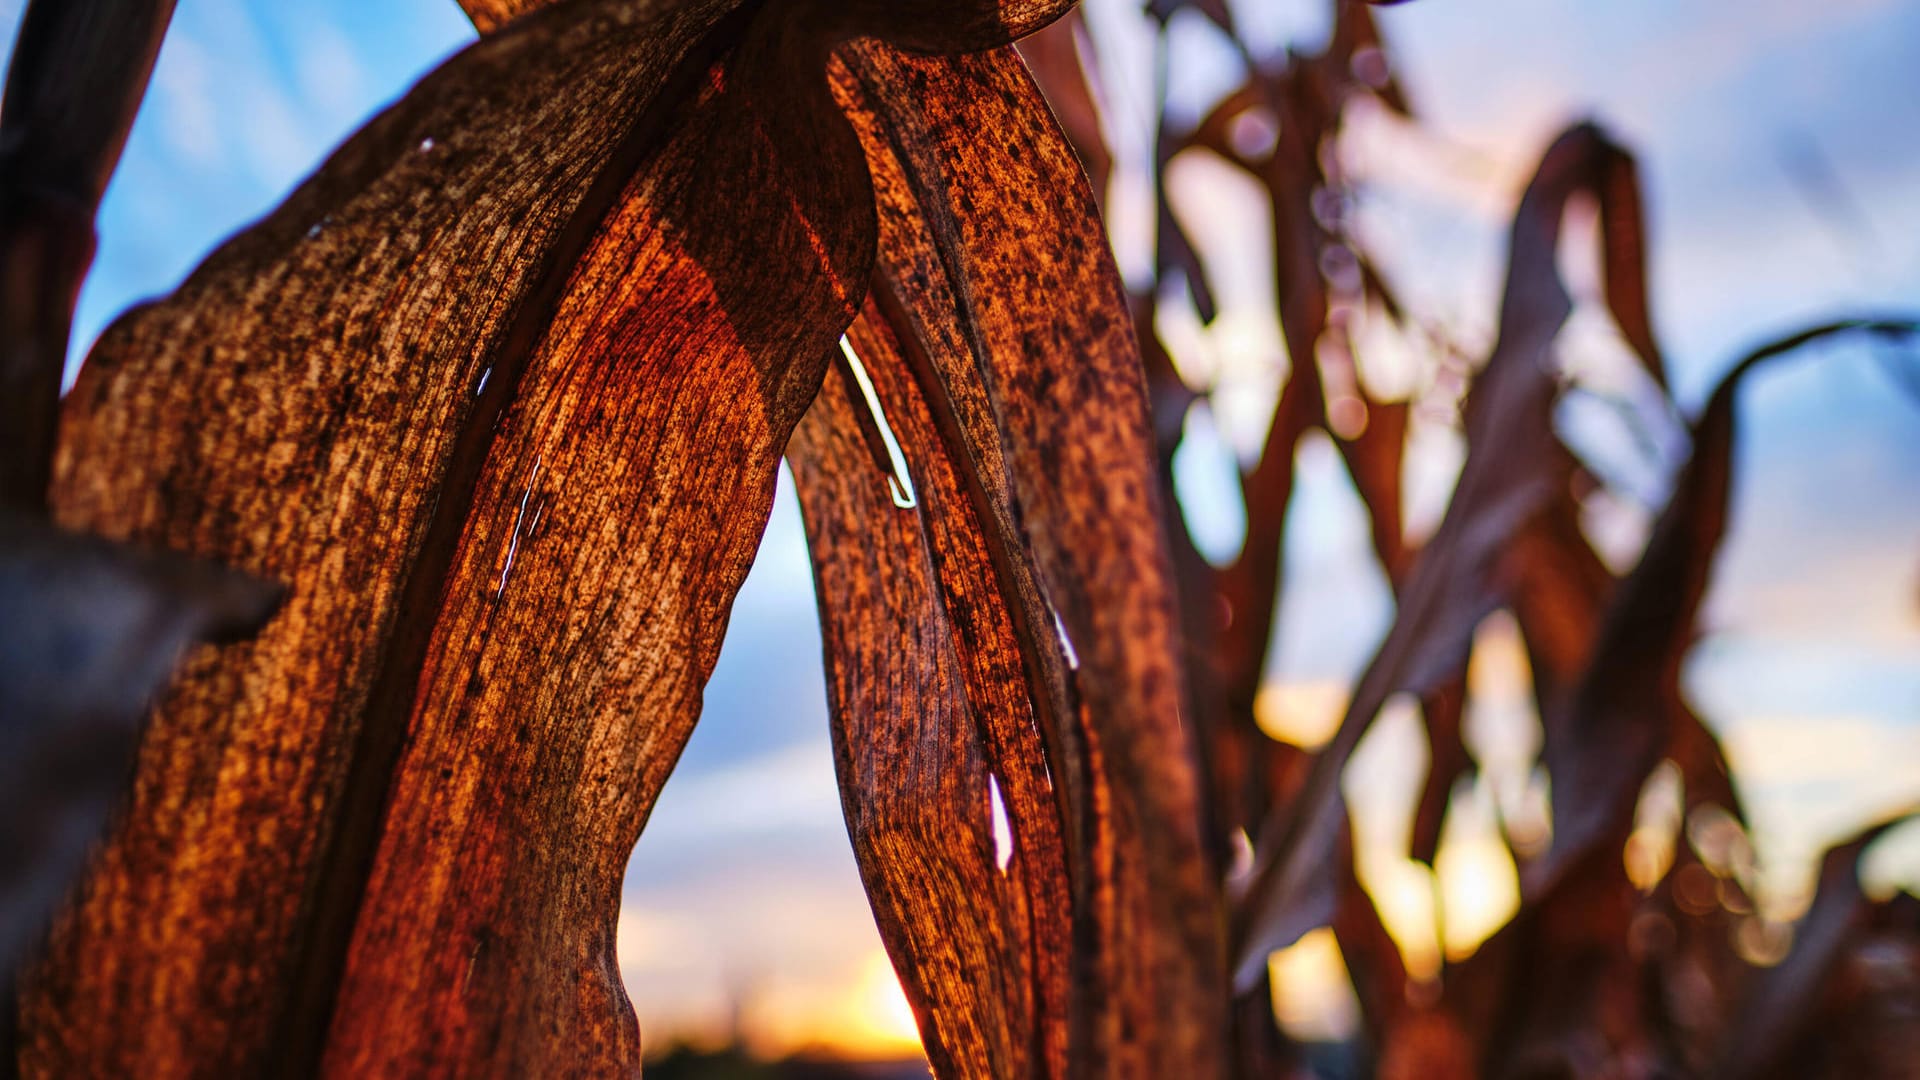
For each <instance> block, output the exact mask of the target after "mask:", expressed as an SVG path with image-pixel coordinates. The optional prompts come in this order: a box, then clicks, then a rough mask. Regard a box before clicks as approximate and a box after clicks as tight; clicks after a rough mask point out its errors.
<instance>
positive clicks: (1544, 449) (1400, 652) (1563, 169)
mask: <svg viewBox="0 0 1920 1080" xmlns="http://www.w3.org/2000/svg"><path fill="white" fill-rule="evenodd" d="M1632 167H1633V166H1632V159H1631V158H1629V157H1628V156H1627V155H1626V153H1625V152H1624V151H1622V150H1620V149H1619V148H1618V147H1617V146H1615V145H1614V144H1613V143H1612V142H1611V141H1609V140H1608V139H1607V138H1606V137H1605V136H1604V135H1603V134H1602V133H1601V132H1600V131H1599V129H1597V128H1595V127H1593V126H1591V125H1580V126H1576V127H1575V128H1573V129H1571V130H1569V131H1568V132H1566V133H1565V134H1563V135H1561V136H1560V138H1559V139H1558V140H1556V141H1555V143H1554V145H1553V146H1552V147H1551V148H1550V149H1549V150H1548V151H1547V154H1546V156H1545V157H1544V158H1543V159H1542V161H1541V165H1540V168H1539V171H1538V172H1537V173H1536V174H1535V176H1534V178H1533V181H1532V182H1531V183H1530V184H1529V185H1528V188H1527V191H1526V193H1525V194H1524V196H1523V197H1522V199H1521V202H1520V207H1519V209H1518V210H1517V211H1516V213H1515V216H1514V223H1513V230H1512V237H1511V240H1510V253H1509V262H1508V270H1507V280H1506V289H1505V292H1504V295H1503V299H1502V303H1501V314H1500V335H1499V339H1498V341H1497V343H1496V344H1495V346H1494V350H1493V354H1492V356H1491V357H1489V359H1488V360H1487V363H1486V366H1485V367H1484V368H1483V369H1482V370H1481V372H1480V374H1479V375H1478V376H1477V377H1476V379H1475V381H1474V387H1473V393H1472V395H1471V396H1470V398H1469V400H1468V402H1467V408H1466V428H1467V446H1468V451H1467V461H1466V464H1465V466H1464V467H1463V469H1462V471H1461V475H1460V480H1459V483H1458V485H1457V487H1456V488H1455V491H1454V495H1453V499H1452V501H1451V502H1450V503H1449V504H1448V507H1447V512H1446V515H1445V517H1444V518H1442V520H1441V523H1440V526H1439V528H1438V530H1436V532H1435V534H1434V536H1433V538H1432V539H1431V540H1430V541H1429V542H1428V543H1427V545H1426V547H1425V548H1424V549H1423V550H1422V551H1421V553H1420V555H1419V557H1418V559H1417V560H1416V561H1415V563H1414V566H1413V570H1412V573H1411V576H1410V577H1409V579H1408V581H1407V584H1406V586H1405V588H1404V589H1403V590H1402V592H1401V595H1400V606H1399V613H1398V615H1397V617H1396V618H1395V620H1394V623H1393V626H1392V627H1391V628H1390V629H1389V631H1388V633H1387V637H1386V640H1385V641H1384V642H1383V643H1382V644H1381V646H1380V649H1379V651H1378V652H1377V653H1376V654H1375V656H1374V658H1373V660H1372V661H1371V662H1370V663H1369V664H1368V666H1367V669H1366V671H1365V672H1364V673H1363V674H1362V675H1361V677H1360V681H1359V685H1358V687H1357V688H1356V690H1355V692H1354V694H1353V698H1352V702H1351V704H1350V706H1349V709H1348V712H1347V715H1346V717H1345V719H1344V720H1343V721H1342V723H1341V726H1340V729H1339V731H1338V732H1337V733H1336V734H1335V736H1334V738H1333V740H1332V742H1330V743H1329V744H1328V746H1327V747H1326V748H1325V749H1324V750H1322V752H1321V754H1320V756H1319V757H1318V758H1317V759H1316V761H1315V763H1314V771H1313V773H1312V775H1311V776H1310V777H1309V778H1308V781H1307V786H1306V788H1305V789H1304V790H1303V791H1302V793H1301V796H1300V799H1299V801H1298V802H1296V803H1294V804H1290V805H1288V806H1285V807H1281V808H1276V810H1275V811H1274V813H1273V814H1272V815H1270V816H1269V819H1268V821H1267V822H1266V823H1265V824H1264V825H1263V826H1262V829H1261V835H1260V836H1259V837H1258V847H1257V851H1258V857H1259V865H1258V867H1257V869H1256V873H1255V876H1254V878H1253V881H1252V883H1251V884H1250V886H1249V888H1248V891H1247V893H1246V895H1245V897H1244V898H1243V901H1242V904H1241V908H1240V911H1239V923H1238V928H1237V932H1236V935H1235V940H1236V943H1237V944H1236V950H1235V956H1236V961H1235V963H1236V982H1237V983H1239V984H1240V985H1245V983H1246V981H1247V980H1249V979H1251V978H1252V977H1254V976H1255V975H1257V973H1258V971H1259V970H1260V969H1262V968H1263V967H1264V966H1265V962H1266V960H1265V958H1266V955H1267V953H1268V952H1270V951H1271V950H1273V949H1275V948H1279V947H1282V946H1284V945H1286V944H1288V943H1289V942H1291V941H1292V940H1294V939H1296V938H1297V937H1298V936H1299V935H1300V934H1301V933H1304V932H1305V931H1306V930H1308V929H1311V928H1312V927H1314V926H1318V925H1322V924H1324V922H1325V921H1326V920H1327V919H1328V918H1329V917H1331V914H1332V905H1333V901H1334V892H1333V888H1332V884H1331V881H1330V879H1329V877H1328V867H1329V866H1330V865H1331V862H1330V858H1331V856H1330V853H1331V850H1332V845H1333V844H1334V842H1335V839H1336V837H1337V835H1338V831H1339V827H1340V821H1341V820H1342V818H1343V817H1344V812H1343V809H1342V805H1341V798H1340V792H1339V779H1340V773H1341V770H1342V769H1343V768H1344V766H1345V764H1346V761H1347V759H1348V757H1349V756H1350V755H1351V754H1352V753H1353V750H1354V748H1355V747H1356V746H1357V745H1358V744H1359V741H1360V737H1361V736H1362V735H1363V734H1365V732H1366V730H1367V728H1368V726H1369V725H1370V724H1371V723H1372V721H1373V718H1374V716H1375V715H1376V714H1378V712H1379V710H1380V708H1381V707H1382V706H1383V705H1384V704H1385V703H1386V701H1387V699H1388V698H1389V697H1390V696H1392V695H1393V694H1396V693H1403V692H1404V693H1413V694H1417V695H1425V694H1427V693H1429V692H1431V691H1433V690H1435V689H1438V688H1439V687H1441V686H1443V685H1445V684H1446V683H1447V682H1448V681H1449V680H1451V679H1453V678H1456V677H1457V676H1458V673H1459V672H1461V671H1463V670H1464V669H1465V664H1466V658H1467V655H1468V652H1469V650H1470V648H1471V645H1472V640H1473V633H1474V630H1475V628H1476V627H1478V625H1479V624H1480V621H1481V619H1482V618H1484V617H1485V616H1486V615H1487V614H1488V613H1489V612H1491V611H1492V610H1494V609H1495V608H1496V607H1498V606H1500V605H1501V603H1503V602H1504V601H1505V600H1506V597H1507V589H1506V588H1503V582H1502V581H1501V574H1500V568H1501V567H1500V564H1501V562H1502V560H1503V558H1504V555H1505V552H1506V550H1507V548H1508V545H1509V544H1510V543H1511V542H1512V539H1513V538H1514V537H1515V536H1516V535H1519V534H1520V533H1522V532H1523V531H1524V530H1525V529H1526V528H1527V527H1528V526H1529V524H1530V522H1532V521H1533V520H1534V519H1535V518H1536V517H1538V516H1539V515H1540V514H1541V513H1542V512H1543V511H1544V510H1546V509H1547V508H1548V507H1550V506H1552V505H1554V503H1555V501H1556V500H1557V499H1559V498H1561V497H1563V493H1564V492H1565V491H1566V490H1567V487H1568V484H1569V482H1570V479H1571V476H1572V472H1573V467H1574V465H1573V459H1572V456H1571V455H1570V454H1569V453H1568V452H1567V451H1566V450H1565V449H1564V448H1563V447H1562V446H1561V445H1560V443H1559V442H1558V441H1557V439H1556V438H1555V436H1554V433H1553V412H1552V407H1553V402H1554V400H1555V397H1556V396H1557V393H1558V389H1559V388H1558V383H1557V380H1556V377H1555V372H1554V368H1553V366H1552V364H1551V348H1552V344H1553V340H1554V338H1555V336H1556V335H1557V334H1558V332H1559V329H1560V327H1561V325H1562V323H1564V321H1565V320H1566V318H1567V316H1568V314H1569V313H1570V312H1571V308H1572V302H1571V300H1570V299H1569V297H1568V294H1567V291H1566V287H1565V285H1564V284H1563V283H1562V282H1561V280H1560V276H1559V274H1558V272H1557V267H1556V265H1555V258H1556V251H1557V248H1558V243H1559V236H1560V221H1561V214H1562V211H1563V209H1564V207H1565V205H1566V202H1567V200H1568V198H1570V197H1571V196H1572V195H1573V194H1574V193H1575V192H1577V191H1581V190H1594V191H1598V192H1599V193H1600V194H1601V196H1602V214H1603V216H1606V217H1607V220H1608V221H1609V222H1611V221H1612V220H1613V217H1612V216H1609V211H1608V206H1609V205H1610V204H1609V203H1608V202H1607V201H1606V200H1607V198H1609V197H1610V196H1609V194H1608V193H1609V192H1616V191H1617V190H1619V188H1620V182H1619V180H1618V177H1619V176H1620V175H1622V174H1625V175H1626V176H1628V177H1629V178H1631V173H1632ZM1638 253H1639V248H1638V246H1637V245H1633V246H1631V247H1627V248H1625V249H1624V250H1623V249H1622V247H1621V246H1619V245H1618V244H1616V243H1615V242H1614V233H1613V231H1612V230H1611V229H1610V231H1609V244H1608V245H1607V246H1606V247H1605V248H1604V249H1603V254H1604V255H1605V256H1606V261H1607V267H1608V273H1609V275H1610V276H1612V275H1613V274H1614V273H1615V272H1616V270H1617V263H1618V261H1619V260H1620V259H1621V257H1622V255H1625V256H1626V257H1628V258H1629V259H1630V258H1631V257H1634V256H1637V255H1638ZM1622 273H1623V274H1624V272H1622ZM1626 276H1631V275H1626ZM1296 370H1297V369H1296ZM1290 388H1291V387H1290ZM1249 513H1250V514H1251V507H1250V508H1249Z"/></svg>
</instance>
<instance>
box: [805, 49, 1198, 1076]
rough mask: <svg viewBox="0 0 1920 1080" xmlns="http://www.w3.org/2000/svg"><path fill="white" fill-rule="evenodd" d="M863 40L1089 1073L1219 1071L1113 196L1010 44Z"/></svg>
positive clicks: (873, 146)
mask: <svg viewBox="0 0 1920 1080" xmlns="http://www.w3.org/2000/svg"><path fill="white" fill-rule="evenodd" d="M841 56H842V58H843V59H844V60H845V61H846V63H847V66H848V68H849V70H850V72H851V74H852V76H853V78H852V80H851V82H850V83H849V84H848V86H847V87H846V90H847V94H846V96H845V97H844V98H843V101H845V102H846V104H847V105H848V108H849V112H850V113H852V114H853V115H854V117H855V123H856V127H858V128H859V129H860V131H861V133H862V136H863V138H864V139H865V140H866V142H867V146H868V151H869V160H870V162H871V164H872V170H873V175H874V185H875V190H876V195H877V198H878V203H879V208H880V220H881V236H882V244H881V248H882V255H881V259H880V266H879V276H880V282H879V284H878V285H877V286H876V295H877V296H878V297H879V298H880V300H881V303H882V307H883V308H884V309H885V310H886V312H887V318H888V322H889V324H890V326H891V328H892V330H893V334H894V336H895V338H896V340H898V341H899V342H900V343H901V347H902V349H903V351H905V352H906V353H907V354H908V356H909V358H911V359H914V363H915V364H916V365H919V367H917V369H916V372H915V374H916V377H917V379H918V381H919V385H920V387H921V393H922V395H923V396H924V399H925V401H926V404H927V407H928V408H929V409H931V410H933V415H934V416H935V418H936V420H937V422H938V424H939V427H940V430H941V432H942V435H943V438H944V439H945V441H946V444H947V448H946V453H947V454H948V456H949V457H950V458H951V459H952V461H953V463H954V467H955V469H956V470H957V471H958V473H959V475H960V476H961V477H963V478H964V483H965V487H966V490H967V491H968V493H969V496H970V498H971V499H972V500H973V504H974V513H975V514H976V515H977V517H978V519H979V521H980V522H981V526H980V527H981V529H982V532H983V535H984V537H985V538H986V542H987V544H988V547H989V550H990V551H992V552H993V553H994V559H995V563H996V569H997V571H998V573H999V574H1000V576H1001V586H1000V588H1001V591H1002V595H1003V596H1004V597H1005V598H1006V603H1007V606H1008V609H1009V612H1010V614H1011V616H1012V620H1013V625H1014V626H1015V628H1016V630H1017V632H1018V633H1019V634H1020V635H1021V638H1022V644H1023V652H1024V654H1025V657H1026V660H1025V663H1026V665H1027V667H1028V671H1029V686H1030V688H1031V689H1030V693H1031V695H1032V699H1033V708H1034V712H1035V714H1036V717H1037V721H1038V723H1039V726H1040V731H1041V734H1042V737H1043V740H1044V746H1045V749H1046V753H1047V755H1048V759H1047V766H1048V770H1049V771H1050V773H1051V776H1052V780H1053V784H1054V786H1055V790H1056V798H1057V800H1058V802H1059V805H1060V811H1059V812H1060V815H1061V818H1062V821H1063V822H1064V826H1065V828H1064V836H1065V844H1066V848H1067V852H1068V858H1069V860H1070V875H1071V876H1070V885H1071V888H1072V896H1073V917H1074V933H1075V936H1076V942H1077V943H1078V944H1079V946H1080V951H1079V953H1078V954H1077V956H1076V967H1075V969H1074V973H1073V974H1074V981H1073V989H1074V994H1075V997H1074V999H1073V1003H1072V1007H1073V1010H1074V1012H1073V1023H1074V1025H1075V1026H1074V1031H1073V1035H1072V1042H1071V1046H1072V1050H1071V1053H1070V1060H1071V1063H1072V1067H1073V1068H1074V1069H1075V1070H1084V1071H1085V1074H1086V1075H1108V1074H1116V1075H1165V1074H1168V1073H1169V1072H1172V1071H1178V1072H1180V1073H1182V1074H1184V1075H1198V1076H1205V1075H1215V1074H1217V1073H1218V1072H1219V1071H1220V1069H1221V1067H1222V1063H1221V1055H1222V1053H1223V1047H1224V1041H1225V1040H1224V1035H1223V1033H1224V1032H1225V1031H1226V1030H1227V1018H1226V1011H1225V1002H1224V995H1223V989H1224V979H1223V975H1222V971H1221V962H1222V944H1221V942H1220V939H1219V919H1218V912H1219V898H1218V894H1217V892H1216V889H1215V886H1214V884H1213V877H1212V871H1211V869H1210V865H1209V863H1208V860H1207V858H1206V856H1205V853H1204V851H1203V849H1202V846H1201V837H1200V828H1199V822H1200V821H1201V811H1200V805H1201V804H1200V793H1199V789H1198V782H1197V778H1196V777H1195V775H1194V772H1193V768H1192V765H1191V761H1192V753H1193V748H1192V746H1191V745H1190V744H1189V742H1188V738H1189V736H1188V734H1187V733H1186V731H1185V730H1183V728H1182V726H1181V724H1180V720H1179V717H1180V713H1181V709H1182V705H1183V689H1182V685H1181V677H1180V669H1179V667H1178V662H1179V658H1180V654H1179V649H1180V644H1179V634H1178V631H1177V628H1176V626H1175V622H1174V619H1175V610H1174V604H1173V597H1172V591H1171V582H1170V579H1169V571H1168V565H1167V558H1166V554H1165V548H1164V547H1163V543H1164V541H1163V538H1162V536H1161V533H1160V531H1159V528H1160V527H1159V516H1158V515H1159V505H1158V498H1157V492H1156V488H1155V483H1156V481H1155V476H1154V473H1153V462H1154V456H1153V446H1154V443H1153V437H1152V433H1151V428H1150V426H1149V421H1148V416H1147V409H1146V401H1145V395H1144V391H1143V387H1142V384H1141V378H1140V367H1139V359H1138V353H1137V351H1136V348H1135V344H1134V341H1133V338H1132V331H1131V326H1130V324H1129V321H1128V319H1127V310H1126V306H1125V301H1124V298H1123V296H1122V294H1121V291H1120V285H1119V280H1118V275H1117V273H1116V272H1115V270H1114V267H1113V264H1112V261H1111V256H1110V254H1109V253H1108V252H1107V249H1106V243H1105V238H1104V236H1103V235H1102V234H1101V231H1100V225H1099V220H1098V218H1097V216H1095V215H1094V213H1093V212H1092V207H1093V203H1092V197H1091V194H1090V192H1089V191H1088V190H1087V186H1086V183H1085V180H1084V178H1083V176H1082V175H1081V173H1080V171H1079V168H1078V166H1077V164H1076V162H1075V160H1074V156H1073V152H1072V149H1071V147H1070V146H1068V145H1067V143H1066V142H1065V140H1064V139H1063V138H1062V137H1061V135H1060V133H1059V131H1058V129H1057V128H1056V127H1055V126H1054V125H1053V123H1052V122H1051V120H1050V119H1049V118H1048V117H1047V115H1046V113H1045V112H1044V110H1043V108H1042V106H1041V102H1040V99H1039V97H1038V94H1037V92H1036V90H1035V88H1034V86H1033V84H1032V82H1031V81H1030V80H1029V79H1028V77H1027V76H1026V74H1025V73H1024V71H1022V70H1021V69H1020V67H1019V66H1018V64H1017V63H1015V62H1014V61H1013V60H1012V54H1011V53H999V54H983V55H979V56H973V57H967V58H964V59H957V60H953V61H932V60H920V59H914V58H910V57H907V56H904V55H902V54H899V53H895V52H892V51H889V50H885V49H882V48H878V47H872V46H856V47H849V48H846V49H843V50H842V52H841ZM1054 297H1058V298H1060V299H1059V300H1057V301H1056V300H1053V299H1052V298H1054ZM1069 297H1071V298H1072V300H1071V301H1068V300H1066V298H1069ZM1029 560H1030V561H1029ZM1062 659H1065V661H1066V664H1067V666H1066V668H1065V669H1064V670H1063V669H1061V667H1060V666H1059V665H1060V662H1061V660H1062ZM1123 792H1124V793H1126V794H1125V795H1124V796H1123V795H1122V794H1121V793H1123Z"/></svg>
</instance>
